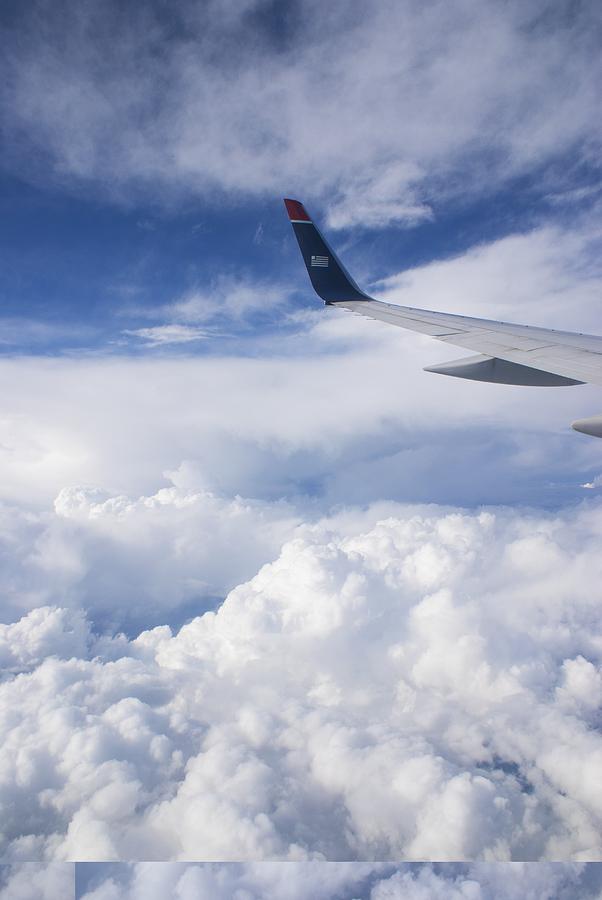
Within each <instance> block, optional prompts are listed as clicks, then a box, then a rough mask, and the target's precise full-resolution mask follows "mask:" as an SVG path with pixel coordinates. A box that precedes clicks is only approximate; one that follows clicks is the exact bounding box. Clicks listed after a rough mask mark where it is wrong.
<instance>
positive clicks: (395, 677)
mask: <svg viewBox="0 0 602 900" xmlns="http://www.w3.org/2000/svg"><path fill="white" fill-rule="evenodd" d="M600 551H601V547H600V527H599V508H598V506H597V505H592V506H584V507H582V508H580V509H576V510H567V511H565V512H562V513H557V514H549V515H543V514H541V513H537V512H534V513H531V514H526V513H525V512H516V511H513V510H510V509H506V510H498V511H490V512H475V513H470V514H468V513H465V512H462V511H456V510H447V511H445V510H440V509H438V508H436V507H430V508H428V509H416V508H414V509H413V508H408V507H404V506H401V505H398V506H394V505H391V506H389V508H388V509H387V510H382V509H381V510H379V509H378V508H376V509H373V510H370V509H369V510H365V511H362V510H358V509H356V510H346V511H342V512H340V513H339V514H338V515H337V516H334V517H331V518H330V519H327V520H324V521H323V522H321V523H317V525H315V526H313V527H309V528H305V529H304V531H302V532H300V533H297V534H296V535H295V536H293V537H292V538H291V539H290V540H287V541H286V542H285V543H284V545H283V547H282V549H281V550H280V552H279V554H278V556H277V557H276V558H275V560H274V561H273V562H272V563H270V564H268V565H264V566H262V567H261V568H260V569H259V570H258V571H257V573H256V574H255V575H254V576H253V577H252V578H250V579H249V580H248V581H246V582H244V583H241V584H239V585H237V586H236V587H235V588H234V589H233V590H232V591H231V592H230V593H229V595H228V597H227V598H226V600H225V601H224V602H223V604H222V605H221V606H220V607H219V609H218V610H217V611H215V612H213V611H209V612H206V613H204V614H203V615H196V616H195V617H194V618H193V619H192V620H191V621H190V622H189V623H188V624H186V625H184V626H183V627H182V628H181V629H179V631H177V630H176V631H172V630H171V629H170V628H169V627H168V626H166V625H162V626H158V627H156V628H154V629H151V630H145V631H143V632H141V633H140V634H138V635H137V636H136V637H135V638H134V639H127V638H126V637H124V636H123V635H121V636H119V635H117V636H114V637H110V636H99V635H98V634H97V633H95V631H94V630H93V629H92V628H91V627H90V626H89V624H87V623H86V617H85V614H84V613H83V612H81V613H79V614H77V615H75V616H74V615H73V613H72V612H70V611H69V610H67V609H61V608H59V607H58V606H48V607H46V608H43V609H39V608H38V609H36V610H35V611H33V612H31V613H29V614H28V615H27V616H25V617H23V618H22V619H21V620H20V621H19V622H17V623H14V624H12V625H7V626H3V628H2V653H3V662H4V667H5V669H6V670H8V671H7V678H6V679H5V681H4V683H3V684H2V686H1V687H0V704H1V707H2V709H3V710H4V714H5V722H6V726H5V737H4V741H3V745H2V749H1V750H0V802H2V804H3V806H4V809H5V812H4V818H3V822H4V828H3V845H2V853H3V855H4V856H5V858H7V859H20V858H23V856H24V855H26V856H27V857H28V858H38V859H58V860H65V859H79V860H86V859H88V860H91V859H132V858H134V859H135V858H140V857H141V856H148V855H152V856H153V858H156V859H163V860H169V859H171V860H178V859H190V858H191V857H192V856H198V854H199V848H202V853H203V857H204V859H207V860H236V859H238V860H261V859H265V860H267V859H281V860H293V861H294V860H297V861H301V860H304V859H307V860H310V859H330V860H337V859H339V860H343V859H346V860H354V859H357V860H362V859H363V860H378V859H383V858H384V859H417V858H418V859H438V860H455V859H473V860H510V859H514V860H575V861H579V860H598V859H600V857H601V856H602V848H601V847H600V831H601V822H602V807H601V806H600V795H599V791H598V790H597V788H596V785H597V782H598V777H599V771H600V766H601V765H602V742H601V740H600V734H599V730H598V728H597V723H598V709H599V705H600V703H601V702H602V678H601V676H600V668H599V667H600V651H601V644H600V636H599V629H598V627H597V625H596V622H597V585H599V583H600V578H601V577H602V573H601V572H600V559H601V558H602V554H601V552H600ZM8 673H12V674H8ZM19 673H20V674H19Z"/></svg>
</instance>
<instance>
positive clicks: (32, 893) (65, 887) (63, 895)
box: [0, 863, 75, 900]
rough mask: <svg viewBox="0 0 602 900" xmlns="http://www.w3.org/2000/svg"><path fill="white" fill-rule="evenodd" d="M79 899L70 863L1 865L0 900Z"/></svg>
mask: <svg viewBox="0 0 602 900" xmlns="http://www.w3.org/2000/svg"><path fill="white" fill-rule="evenodd" d="M69 898H75V893H74V879H73V866H72V865H68V864H67V863H18V864H15V865H10V866H9V865H0V900H69Z"/></svg>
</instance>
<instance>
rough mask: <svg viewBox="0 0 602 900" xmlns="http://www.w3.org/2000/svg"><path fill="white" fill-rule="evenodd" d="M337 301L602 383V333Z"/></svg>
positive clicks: (495, 354)
mask: <svg viewBox="0 0 602 900" xmlns="http://www.w3.org/2000/svg"><path fill="white" fill-rule="evenodd" d="M332 305H333V306H343V307H345V309H350V310H351V311H352V312H355V313H359V314H360V315H363V316H368V318H371V319H378V320H379V321H382V322H388V323H389V324H391V325H398V326H399V327H401V328H407V329H409V330H410V331H418V332H420V333H422V334H428V335H430V336H431V337H434V338H437V339H438V340H440V341H445V343H447V344H454V345H455V346H458V347H465V348H466V349H468V350H474V351H476V352H478V353H483V354H485V355H486V356H492V357H497V358H498V359H506V360H508V361H509V362H515V363H520V364H521V365H524V366H531V367H532V368H535V369H541V370H542V371H544V372H552V373H554V374H555V375H563V376H564V377H566V378H574V379H577V380H578V381H586V382H589V383H591V384H599V385H602V337H600V336H598V335H591V334H575V333H573V332H564V331H555V330H554V329H552V328H549V329H548V328H535V327H531V326H529V325H513V324H511V323H509V322H495V321H491V320H489V319H476V318H470V317H469V316H456V315H452V314H450V313H439V312H433V311H431V310H421V309H413V308H411V307H408V306H396V305H394V304H392V303H384V302H382V301H380V300H351V301H337V302H334V303H332Z"/></svg>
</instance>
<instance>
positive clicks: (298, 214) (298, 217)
mask: <svg viewBox="0 0 602 900" xmlns="http://www.w3.org/2000/svg"><path fill="white" fill-rule="evenodd" d="M284 205H285V206H286V211H287V213H288V217H289V219H290V220H291V222H311V219H310V218H309V216H308V215H307V211H306V209H305V207H304V206H303V204H302V203H299V201H298V200H288V199H287V200H285V201H284Z"/></svg>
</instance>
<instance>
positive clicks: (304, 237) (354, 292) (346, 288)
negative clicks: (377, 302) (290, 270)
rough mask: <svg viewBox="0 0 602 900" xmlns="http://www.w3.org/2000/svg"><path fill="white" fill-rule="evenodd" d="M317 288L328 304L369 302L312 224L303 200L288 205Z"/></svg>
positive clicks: (295, 230) (318, 293)
mask: <svg viewBox="0 0 602 900" xmlns="http://www.w3.org/2000/svg"><path fill="white" fill-rule="evenodd" d="M284 205H285V206H286V211H287V213H288V217H289V219H290V221H291V225H292V226H293V231H294V232H295V237H296V238H297V241H298V243H299V249H300V250H301V255H302V257H303V262H304V263H305V267H306V269H307V273H308V275H309V277H310V280H311V283H312V285H313V288H314V290H315V292H316V294H317V295H318V297H321V298H322V300H324V302H325V303H336V302H337V301H340V302H349V301H350V300H369V299H370V297H368V295H367V294H364V292H363V291H362V290H360V288H359V287H358V286H357V284H356V283H355V281H354V280H353V278H352V277H351V275H350V274H349V272H348V271H347V270H346V268H345V266H344V265H343V263H342V262H341V261H340V259H339V258H338V257H337V255H336V253H335V252H334V250H333V249H332V248H331V246H330V245H329V244H328V242H327V241H326V238H324V237H323V236H322V234H321V233H320V231H319V229H318V228H317V226H316V225H314V223H313V222H312V220H311V219H310V218H309V216H308V214H307V210H306V209H305V207H304V206H303V204H302V203H301V202H300V201H299V200H290V199H286V200H285V201H284Z"/></svg>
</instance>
